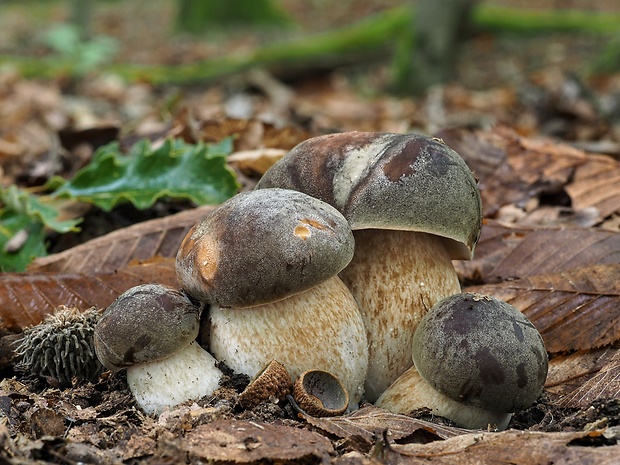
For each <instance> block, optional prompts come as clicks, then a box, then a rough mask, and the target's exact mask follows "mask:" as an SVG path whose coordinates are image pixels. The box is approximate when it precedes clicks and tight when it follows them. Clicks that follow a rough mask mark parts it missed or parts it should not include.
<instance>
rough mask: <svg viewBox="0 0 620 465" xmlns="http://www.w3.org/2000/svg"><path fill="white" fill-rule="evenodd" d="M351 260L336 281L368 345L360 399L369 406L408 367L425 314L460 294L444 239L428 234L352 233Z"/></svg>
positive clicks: (456, 277) (408, 232)
mask: <svg viewBox="0 0 620 465" xmlns="http://www.w3.org/2000/svg"><path fill="white" fill-rule="evenodd" d="M353 235H354V237H355V253H354V256H353V260H352V261H351V262H350V263H349V265H348V266H347V267H346V268H345V269H344V270H343V271H342V272H341V273H340V277H341V278H342V280H343V281H344V283H345V284H346V285H347V286H348V288H349V289H350V290H351V293H352V294H353V296H354V297H355V299H356V300H357V302H358V304H359V307H360V311H361V314H362V318H363V320H364V325H365V327H366V336H367V339H368V357H369V364H368V375H367V379H366V385H365V399H366V400H368V401H369V402H374V401H375V400H376V399H377V397H378V396H379V395H380V394H381V393H382V392H383V391H385V389H387V387H388V386H389V385H390V384H392V382H393V381H394V380H396V378H398V377H399V376H400V375H401V374H402V373H403V372H405V370H407V369H408V368H409V367H410V366H412V365H413V359H412V357H411V344H412V340H413V333H414V331H415V329H416V327H417V325H418V323H419V322H420V320H421V319H422V317H423V316H424V315H425V314H426V312H427V311H428V309H430V308H431V307H432V306H433V305H434V304H435V303H436V302H437V301H439V300H441V299H442V298H444V297H446V296H448V295H452V294H455V293H458V292H460V284H459V280H458V276H457V274H456V271H455V270H454V267H453V265H452V261H451V260H450V256H449V255H448V252H447V250H446V247H445V245H444V239H442V238H440V237H438V236H435V235H432V234H427V233H420V232H411V231H393V230H378V229H365V230H358V231H354V232H353Z"/></svg>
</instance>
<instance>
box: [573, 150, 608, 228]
mask: <svg viewBox="0 0 620 465" xmlns="http://www.w3.org/2000/svg"><path fill="white" fill-rule="evenodd" d="M566 192H567V193H568V195H569V196H570V198H571V200H572V204H573V208H575V209H576V210H581V209H583V208H586V207H596V208H597V210H598V211H599V213H600V215H601V217H602V218H605V217H607V216H609V215H611V214H612V213H618V212H620V162H618V161H617V160H615V159H614V158H612V157H609V156H607V155H590V156H589V159H588V161H587V163H586V164H584V165H583V166H580V167H579V168H577V170H576V171H575V176H574V178H573V180H572V181H571V182H570V183H569V184H568V185H567V186H566Z"/></svg>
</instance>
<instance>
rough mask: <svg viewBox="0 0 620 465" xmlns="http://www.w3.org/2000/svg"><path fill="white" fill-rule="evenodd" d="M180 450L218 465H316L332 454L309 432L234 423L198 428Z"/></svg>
mask: <svg viewBox="0 0 620 465" xmlns="http://www.w3.org/2000/svg"><path fill="white" fill-rule="evenodd" d="M183 447H184V448H185V450H186V451H187V452H188V454H189V456H190V459H193V460H206V461H209V462H218V463H219V462H232V463H257V462H258V461H262V460H264V461H269V462H272V461H273V462H288V461H291V460H302V459H305V460H306V461H307V463H310V461H311V462H312V463H319V462H321V460H322V459H324V458H327V456H328V454H330V453H333V451H334V450H333V447H332V444H331V442H330V441H329V440H328V439H327V438H325V437H323V436H321V435H320V434H318V433H315V432H312V431H307V430H303V429H298V428H292V427H286V426H280V425H273V424H268V423H258V422H247V421H237V420H215V421H213V422H211V423H209V424H206V425H200V426H198V427H196V428H194V429H193V430H191V431H190V432H189V433H187V435H186V436H185V441H184V442H183Z"/></svg>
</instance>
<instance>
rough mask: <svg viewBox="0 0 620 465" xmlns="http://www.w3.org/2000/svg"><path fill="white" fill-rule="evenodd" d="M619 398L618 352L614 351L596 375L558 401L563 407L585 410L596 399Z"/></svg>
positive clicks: (619, 364) (619, 356)
mask: <svg viewBox="0 0 620 465" xmlns="http://www.w3.org/2000/svg"><path fill="white" fill-rule="evenodd" d="M619 398H620V350H619V349H615V350H614V351H613V356H612V358H611V360H609V361H608V362H607V364H605V366H604V367H603V368H601V369H600V370H599V371H598V373H597V374H596V375H595V376H593V377H591V378H590V379H589V380H588V381H586V382H585V383H583V384H582V385H581V386H579V387H578V388H577V389H575V390H574V391H573V392H572V393H571V394H569V395H567V396H566V397H564V398H563V399H561V400H560V402H559V405H561V406H564V407H579V408H586V407H588V406H589V405H592V402H594V401H595V400H598V399H619Z"/></svg>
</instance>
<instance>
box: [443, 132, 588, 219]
mask: <svg viewBox="0 0 620 465" xmlns="http://www.w3.org/2000/svg"><path fill="white" fill-rule="evenodd" d="M437 136H438V137H441V138H442V139H443V140H444V141H445V142H446V143H447V144H448V145H449V146H450V147H452V148H453V149H454V150H456V151H457V152H458V153H459V154H460V155H461V156H462V157H463V158H464V159H465V161H466V162H467V164H468V165H469V167H470V168H471V169H472V171H473V172H474V174H475V175H476V177H477V178H479V181H480V182H479V187H480V195H481V196H482V205H483V211H484V214H485V216H487V217H492V216H494V215H495V214H496V213H497V211H498V210H499V208H500V207H502V206H503V205H508V204H524V203H525V202H527V201H528V200H529V199H530V198H533V197H536V196H538V195H540V194H542V193H555V192H558V191H559V190H560V189H561V188H562V187H563V186H564V185H565V184H566V183H567V182H568V180H569V179H570V178H571V176H572V175H573V173H574V170H575V168H576V167H577V166H580V165H582V164H584V163H586V161H587V160H588V156H587V155H586V154H585V153H584V152H583V151H581V150H578V149H576V148H574V147H571V146H569V145H566V144H560V143H556V142H553V141H549V140H541V141H538V140H533V139H527V138H524V137H520V136H519V135H518V134H517V133H515V132H514V131H513V130H511V129H508V128H506V127H497V128H495V129H494V130H492V131H476V132H471V131H467V130H464V129H449V130H444V131H441V132H439V133H437Z"/></svg>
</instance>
